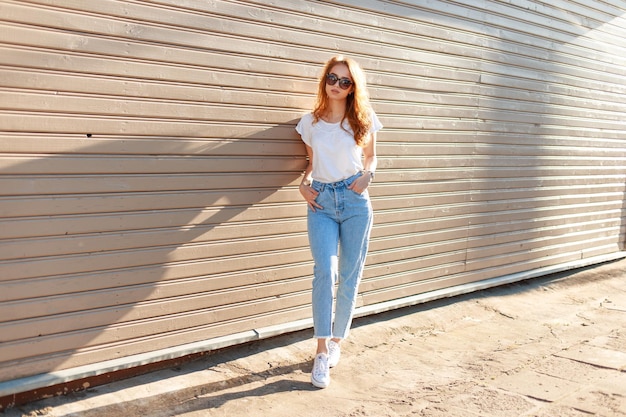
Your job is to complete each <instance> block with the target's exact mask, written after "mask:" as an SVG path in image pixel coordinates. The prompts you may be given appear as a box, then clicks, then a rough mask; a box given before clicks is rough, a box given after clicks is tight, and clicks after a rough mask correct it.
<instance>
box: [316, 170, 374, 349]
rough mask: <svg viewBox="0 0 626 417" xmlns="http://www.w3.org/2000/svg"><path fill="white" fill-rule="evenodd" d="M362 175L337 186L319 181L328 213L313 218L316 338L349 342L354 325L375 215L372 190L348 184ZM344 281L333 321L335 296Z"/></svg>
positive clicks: (318, 211)
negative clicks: (371, 201)
mask: <svg viewBox="0 0 626 417" xmlns="http://www.w3.org/2000/svg"><path fill="white" fill-rule="evenodd" d="M360 175H362V174H361V173H358V174H355V175H353V176H352V177H350V178H348V179H346V180H343V181H339V182H336V183H330V184H327V183H321V182H319V181H313V182H312V184H311V187H313V189H315V190H316V191H318V192H319V195H318V196H317V199H316V201H317V203H319V205H321V206H322V207H323V209H316V211H313V210H311V208H310V207H309V209H308V215H307V226H308V231H309V245H310V246H311V252H312V254H313V260H314V262H315V266H314V270H313V275H314V277H313V300H312V301H313V327H314V337H316V338H331V337H336V338H340V339H344V338H345V337H347V335H348V332H349V330H350V325H351V323H352V316H353V313H354V307H355V305H356V297H357V289H358V286H359V281H360V280H361V273H362V272H363V266H364V264H365V257H366V254H367V247H368V243H369V237H370V231H371V229H372V222H373V213H372V205H371V203H370V199H369V194H368V192H367V190H365V191H364V192H363V194H358V193H356V192H354V191H352V190H350V189H348V186H349V185H350V184H352V182H353V181H354V180H356V179H357V178H358V177H359V176H360ZM336 283H338V288H337V295H336V302H335V315H334V321H333V293H334V291H333V290H334V287H335V284H336Z"/></svg>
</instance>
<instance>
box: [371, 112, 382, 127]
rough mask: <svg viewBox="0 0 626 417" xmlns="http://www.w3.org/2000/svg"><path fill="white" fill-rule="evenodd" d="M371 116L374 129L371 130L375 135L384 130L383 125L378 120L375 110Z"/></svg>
mask: <svg viewBox="0 0 626 417" xmlns="http://www.w3.org/2000/svg"><path fill="white" fill-rule="evenodd" d="M371 115H372V127H371V129H370V132H372V133H375V132H378V131H379V130H380V129H382V128H383V124H382V123H381V122H380V120H378V116H377V115H376V113H375V112H374V111H373V110H372V113H371Z"/></svg>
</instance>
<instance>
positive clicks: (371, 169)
mask: <svg viewBox="0 0 626 417" xmlns="http://www.w3.org/2000/svg"><path fill="white" fill-rule="evenodd" d="M377 164H378V159H377V158H376V132H373V133H371V136H370V140H369V141H368V142H367V145H365V147H364V148H363V175H362V176H361V177H359V178H357V180H356V181H354V182H353V183H352V184H350V189H351V190H352V191H355V192H357V193H359V194H361V193H362V192H363V191H365V189H366V188H367V187H368V186H369V185H370V183H371V182H372V180H373V179H374V173H375V172H376V166H377Z"/></svg>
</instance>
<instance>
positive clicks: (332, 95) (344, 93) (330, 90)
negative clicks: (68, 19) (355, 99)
mask: <svg viewBox="0 0 626 417" xmlns="http://www.w3.org/2000/svg"><path fill="white" fill-rule="evenodd" d="M328 73H329V74H334V75H336V76H337V78H338V79H339V80H341V79H342V78H347V79H348V80H350V81H352V77H351V76H350V71H349V70H348V67H347V66H346V65H344V64H335V65H333V66H332V67H331V69H330V71H329V72H328ZM339 84H340V81H337V82H336V83H335V85H328V83H326V94H327V95H328V98H329V99H331V100H345V99H346V98H347V97H348V94H350V93H351V92H352V91H353V90H354V84H352V85H351V86H350V88H347V89H345V90H344V89H342V88H341V87H339Z"/></svg>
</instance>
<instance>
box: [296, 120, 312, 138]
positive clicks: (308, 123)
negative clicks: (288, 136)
mask: <svg viewBox="0 0 626 417" xmlns="http://www.w3.org/2000/svg"><path fill="white" fill-rule="evenodd" d="M312 125H313V115H312V114H311V113H307V114H305V115H304V116H302V118H301V119H300V121H299V122H298V125H297V126H296V131H297V132H298V133H299V134H300V136H301V137H302V141H303V142H304V143H306V144H307V145H309V146H312V145H311V139H312V129H311V127H312Z"/></svg>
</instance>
